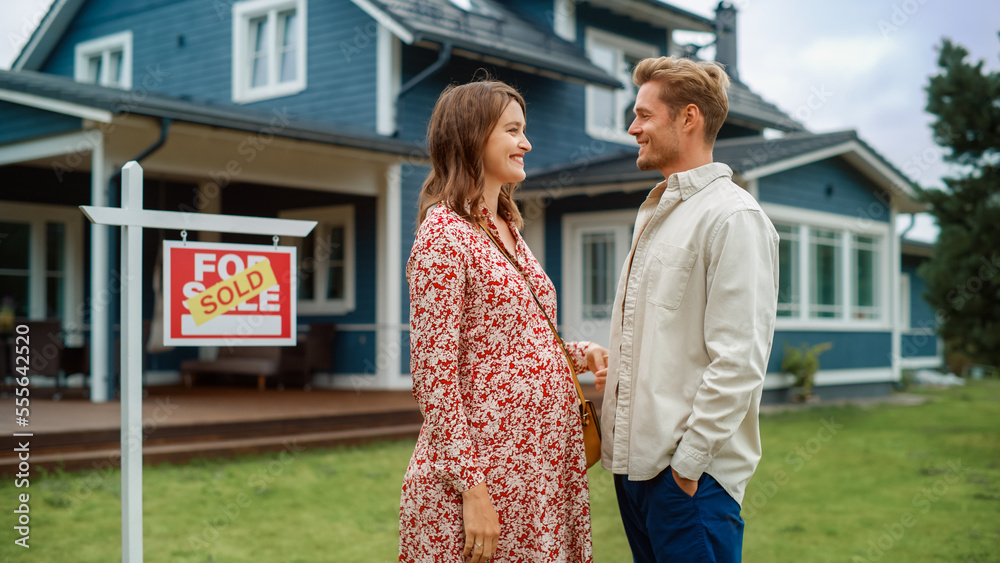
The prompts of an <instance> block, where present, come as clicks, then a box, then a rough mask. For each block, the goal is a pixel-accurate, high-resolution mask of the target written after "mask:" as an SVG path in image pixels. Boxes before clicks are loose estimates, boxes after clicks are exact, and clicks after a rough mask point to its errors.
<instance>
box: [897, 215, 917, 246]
mask: <svg viewBox="0 0 1000 563" xmlns="http://www.w3.org/2000/svg"><path fill="white" fill-rule="evenodd" d="M916 225H917V214H916V213H910V226H909V227H906V228H905V229H903V232H901V233H899V242H900V244H902V243H903V239H905V238H906V233H908V232H910V230H912V229H913V227H915V226H916Z"/></svg>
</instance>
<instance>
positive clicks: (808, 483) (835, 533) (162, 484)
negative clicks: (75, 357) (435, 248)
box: [0, 381, 1000, 563]
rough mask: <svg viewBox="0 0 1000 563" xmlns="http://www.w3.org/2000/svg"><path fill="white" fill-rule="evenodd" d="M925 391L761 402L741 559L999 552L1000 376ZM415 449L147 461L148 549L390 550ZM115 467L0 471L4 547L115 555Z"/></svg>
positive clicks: (162, 557) (607, 532)
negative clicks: (26, 510) (774, 404)
mask: <svg viewBox="0 0 1000 563" xmlns="http://www.w3.org/2000/svg"><path fill="white" fill-rule="evenodd" d="M922 393H925V394H927V395H928V396H929V399H930V400H929V401H928V402H927V403H926V404H923V405H920V406H891V405H882V406H877V407H871V408H859V407H820V408H814V409H808V410H801V411H794V412H785V413H781V414H773V415H765V416H764V417H762V423H761V434H762V439H763V442H764V453H765V455H764V460H763V461H762V462H761V465H760V467H759V468H758V470H757V473H756V475H755V477H754V479H753V480H752V481H751V483H750V485H749V487H748V490H747V496H746V499H745V501H744V507H743V511H744V519H745V520H746V540H745V548H744V561H747V562H749V563H755V562H768V563H770V562H784V561H795V562H798V561H808V562H824V561H838V562H839V561H851V562H855V561H884V562H888V561H905V562H923V561H957V562H964V563H973V562H991V561H992V562H998V561H1000V554H998V546H1000V381H977V382H972V383H970V385H969V386H967V387H965V388H962V389H950V390H937V391H922ZM824 421H825V422H824ZM411 451H412V442H407V441H402V442H385V443H378V444H372V445H368V446H364V447H357V448H338V449H329V450H315V451H296V450H295V448H289V449H288V450H287V451H285V452H282V453H280V454H279V453H275V454H269V455H262V456H253V457H244V458H239V459H235V460H218V461H196V462H193V463H189V464H187V465H183V466H170V465H162V466H157V467H146V468H145V469H144V472H143V479H144V529H145V530H144V531H145V536H144V554H145V561H147V562H150V563H156V562H170V563H207V562H212V563H223V562H244V561H261V562H267V563H270V562H287V563H296V562H314V561H337V562H345V563H346V562H355V561H356V562H365V563H367V562H382V561H393V560H395V558H396V542H397V527H396V526H397V515H398V507H399V486H400V481H401V479H402V475H403V472H404V470H405V468H406V464H407V462H408V461H409V457H410V453H411ZM590 477H591V502H592V512H593V526H594V550H595V561H597V562H598V563H604V562H626V561H630V560H631V557H630V555H629V552H628V545H627V543H626V540H625V537H624V533H623V532H622V528H621V523H620V521H619V519H618V512H617V506H616V502H615V497H614V489H613V486H612V483H611V478H610V475H609V474H608V473H607V472H604V471H603V470H600V469H592V470H591V475H590ZM120 482H121V476H120V474H119V473H118V472H117V471H110V470H107V471H97V470H95V471H91V472H78V473H63V472H58V471H57V472H55V473H50V474H44V475H34V476H33V478H32V480H31V487H30V488H29V489H23V488H22V489H18V488H15V487H14V480H13V479H5V480H3V481H0V498H3V499H8V501H6V502H5V503H4V506H5V507H8V506H13V505H14V500H15V499H16V497H17V495H18V494H20V493H24V492H28V493H29V494H30V495H31V512H30V516H31V537H30V545H31V548H30V549H29V550H25V549H23V548H21V547H18V546H15V545H14V544H13V540H14V539H15V537H16V536H15V532H14V531H13V530H12V528H11V525H12V524H8V525H5V526H3V529H5V530H6V531H5V532H4V538H3V541H2V542H0V561H38V562H50V561H51V562H63V561H67V562H68V561H73V562H79V563H86V562H107V561H116V560H120V552H121V547H120V546H121V539H120V538H121V535H120V534H121V528H120V525H121V520H120V502H121V501H120V495H121V491H120ZM5 510H6V511H8V512H7V514H8V515H11V512H9V510H12V508H5ZM12 520H13V518H12V516H7V517H6V521H7V522H12Z"/></svg>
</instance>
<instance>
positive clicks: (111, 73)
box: [73, 31, 132, 88]
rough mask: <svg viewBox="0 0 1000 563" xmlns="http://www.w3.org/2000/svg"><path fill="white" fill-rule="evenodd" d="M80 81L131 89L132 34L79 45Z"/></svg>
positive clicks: (76, 70) (76, 69) (77, 65)
mask: <svg viewBox="0 0 1000 563" xmlns="http://www.w3.org/2000/svg"><path fill="white" fill-rule="evenodd" d="M75 59H76V60H75V67H74V70H73V74H74V78H75V80H76V81H77V82H87V83H90V84H99V85H101V86H111V87H115V88H131V87H132V32H131V31H125V32H123V33H116V34H114V35H108V36H106V37H100V38H97V39H92V40H90V41H84V42H83V43H78V44H77V45H76V57H75Z"/></svg>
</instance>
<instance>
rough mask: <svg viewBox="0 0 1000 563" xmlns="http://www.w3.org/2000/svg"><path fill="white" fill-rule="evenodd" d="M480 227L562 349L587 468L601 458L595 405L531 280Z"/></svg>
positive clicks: (599, 428) (489, 234) (494, 239)
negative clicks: (576, 400) (522, 284)
mask: <svg viewBox="0 0 1000 563" xmlns="http://www.w3.org/2000/svg"><path fill="white" fill-rule="evenodd" d="M480 228H482V229H483V232H484V233H486V236H488V237H490V240H491V241H493V244H494V246H496V247H497V248H498V249H499V250H500V252H501V253H502V254H503V255H504V258H506V259H507V261H508V262H510V265H511V266H513V267H514V269H515V270H517V272H518V273H520V274H521V276H523V277H524V281H525V284H527V286H528V291H530V292H531V296H532V297H533V298H534V299H535V303H536V304H537V305H538V308H539V309H540V310H541V311H542V316H544V317H545V321H546V322H548V323H549V328H550V329H552V334H553V335H554V336H555V337H556V342H558V343H559V349H560V350H562V353H563V357H565V358H566V364H567V365H569V373H570V374H571V375H572V376H573V385H575V386H576V395H577V397H579V400H580V420H581V421H582V422H583V446H584V450H585V451H586V454H587V468H590V467H591V466H593V465H594V464H595V463H597V462H598V461H600V459H601V419H600V418H599V417H598V416H597V407H595V406H594V402H593V401H589V400H587V398H586V397H584V396H583V388H582V387H580V380H579V379H577V377H576V368H575V367H573V359H572V358H570V357H569V352H568V351H567V350H566V344H565V343H563V339H562V338H560V336H559V331H557V330H556V326H555V325H554V324H552V320H551V319H549V315H548V314H547V313H546V312H545V307H542V302H541V301H539V300H538V296H537V295H535V290H534V288H532V287H531V282H530V281H528V278H527V276H525V275H524V272H523V271H522V270H521V268H519V267H518V266H517V262H516V261H515V260H514V259H513V258H512V257H511V255H510V253H508V252H507V249H506V248H504V247H503V245H502V244H500V241H498V240H497V239H496V237H494V236H493V233H491V232H489V231H488V230H487V229H486V228H485V227H482V226H481V225H480Z"/></svg>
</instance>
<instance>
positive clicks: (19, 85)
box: [0, 70, 425, 157]
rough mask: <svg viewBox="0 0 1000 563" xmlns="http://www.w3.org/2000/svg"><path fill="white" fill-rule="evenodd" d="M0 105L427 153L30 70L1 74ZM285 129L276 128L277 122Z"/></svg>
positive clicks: (358, 134)
mask: <svg viewBox="0 0 1000 563" xmlns="http://www.w3.org/2000/svg"><path fill="white" fill-rule="evenodd" d="M0 101H7V102H12V103H16V104H21V105H27V106H32V107H37V108H40V109H44V110H48V111H55V112H60V113H67V114H69V115H76V116H77V117H82V118H87V119H93V120H95V121H102V122H110V121H111V119H112V117H113V116H115V115H129V114H133V115H144V116H148V117H155V118H169V119H172V120H175V121H184V122H188V123H195V124H199V125H209V126H213V127H224V128H228V129H235V130H239V131H251V132H259V131H261V130H264V129H267V130H269V131H273V134H274V135H276V136H279V137H287V138H292V139H300V140H305V141H316V142H320V143H325V144H330V145H337V146H343V147H351V148H358V149H367V150H373V151H379V152H385V153H391V154H398V155H417V156H420V157H422V156H423V155H424V154H425V150H424V147H423V146H422V145H419V144H416V143H410V142H404V141H400V140H397V139H393V138H387V137H381V136H379V135H376V134H374V133H371V132H368V131H359V130H356V129H351V128H348V127H342V126H338V125H329V124H319V123H316V122H313V121H302V120H299V121H297V120H295V119H294V118H289V117H287V116H282V115H276V114H275V113H268V112H262V111H259V110H255V109H250V108H244V107H239V106H231V105H216V104H211V103H208V102H195V101H190V100H182V99H179V98H174V97H170V96H164V95H162V94H153V93H147V94H146V95H145V96H143V97H138V96H135V95H134V93H133V92H130V91H128V90H121V89H118V88H109V87H105V86H97V85H95V84H84V83H81V82H77V81H75V80H73V79H71V78H67V77H65V76H56V75H52V74H45V73H40V72H34V71H6V70H0ZM276 118H278V119H279V121H280V122H282V123H284V120H285V119H287V120H288V121H287V124H283V125H282V126H281V127H275V119H276Z"/></svg>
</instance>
